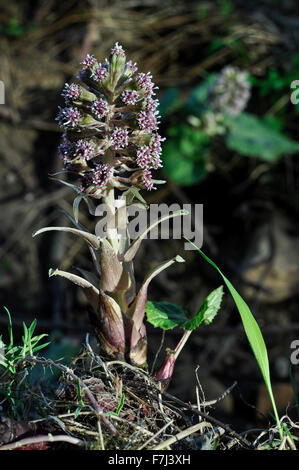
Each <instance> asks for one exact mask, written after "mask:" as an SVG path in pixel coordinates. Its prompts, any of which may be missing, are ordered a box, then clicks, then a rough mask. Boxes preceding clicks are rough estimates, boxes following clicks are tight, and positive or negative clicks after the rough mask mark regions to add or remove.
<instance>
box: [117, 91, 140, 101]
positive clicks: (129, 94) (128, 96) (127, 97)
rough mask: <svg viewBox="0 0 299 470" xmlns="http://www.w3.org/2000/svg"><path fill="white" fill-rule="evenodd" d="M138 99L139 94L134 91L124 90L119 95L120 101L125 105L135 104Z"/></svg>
mask: <svg viewBox="0 0 299 470" xmlns="http://www.w3.org/2000/svg"><path fill="white" fill-rule="evenodd" d="M138 98H139V94H138V92H137V91H135V90H125V91H123V92H122V94H121V99H122V101H123V102H124V103H125V104H135V103H136V101H137V100H138Z"/></svg>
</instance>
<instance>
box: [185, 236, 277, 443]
mask: <svg viewBox="0 0 299 470" xmlns="http://www.w3.org/2000/svg"><path fill="white" fill-rule="evenodd" d="M186 240H187V241H188V242H189V243H191V244H192V245H193V246H194V247H195V248H196V249H197V250H198V252H199V253H200V255H201V256H202V257H203V258H204V259H205V260H206V261H207V262H208V263H210V264H211V265H212V266H213V267H214V268H215V269H216V270H217V271H218V272H219V274H220V275H221V276H222V279H223V280H224V282H225V284H226V286H227V288H228V290H229V291H230V293H231V295H232V297H233V299H234V301H235V304H236V306H237V308H238V311H239V314H240V316H241V320H242V323H243V326H244V330H245V333H246V336H247V338H248V341H249V344H250V346H251V348H252V351H253V354H254V356H255V358H256V361H257V363H258V366H259V368H260V371H261V373H262V376H263V379H264V382H265V384H266V387H267V390H268V394H269V397H270V400H271V403H272V407H273V411H274V415H275V419H276V423H277V426H278V429H279V432H280V437H281V438H282V437H283V430H282V427H281V424H280V422H279V416H278V412H277V408H276V404H275V400H274V396H273V391H272V386H271V379H270V369H269V359H268V353H267V348H266V345H265V342H264V338H263V335H262V333H261V330H260V328H259V326H258V324H257V322H256V320H255V318H254V316H253V315H252V313H251V311H250V309H249V307H248V305H247V304H246V302H245V301H244V300H243V298H242V297H241V296H240V294H239V293H238V292H237V291H236V289H235V288H234V286H233V285H232V284H231V282H230V281H229V280H228V279H227V278H226V277H225V276H224V274H222V272H221V271H220V269H219V268H218V266H217V265H216V264H215V263H214V262H213V261H212V260H211V259H210V258H208V257H207V256H206V255H205V254H204V253H203V252H202V251H201V250H200V249H199V248H198V247H197V246H196V245H195V244H194V243H192V242H191V241H190V240H188V239H187V238H186Z"/></svg>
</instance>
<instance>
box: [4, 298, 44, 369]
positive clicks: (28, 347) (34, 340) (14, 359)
mask: <svg viewBox="0 0 299 470" xmlns="http://www.w3.org/2000/svg"><path fill="white" fill-rule="evenodd" d="M4 310H5V311H6V313H7V317H8V334H9V344H7V345H6V344H5V343H4V342H3V341H2V335H1V336H0V372H1V369H2V370H3V371H9V372H10V373H11V374H16V373H17V365H18V364H19V363H20V361H22V359H24V358H25V357H26V356H33V355H34V354H35V353H37V351H39V350H40V349H43V348H45V347H46V346H48V345H49V344H50V343H43V344H39V343H40V341H41V339H42V338H44V337H46V336H48V335H47V334H42V335H39V336H33V333H34V330H35V328H36V323H37V322H36V320H33V322H32V323H31V325H30V326H29V327H27V326H26V325H25V323H24V322H23V328H24V335H23V337H22V341H23V344H22V345H14V338H13V328H12V320H11V315H10V312H9V310H8V308H6V307H4Z"/></svg>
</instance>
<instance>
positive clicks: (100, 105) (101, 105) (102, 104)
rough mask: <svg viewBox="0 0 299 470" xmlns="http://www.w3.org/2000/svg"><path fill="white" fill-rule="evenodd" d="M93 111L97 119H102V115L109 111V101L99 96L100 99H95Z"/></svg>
mask: <svg viewBox="0 0 299 470" xmlns="http://www.w3.org/2000/svg"><path fill="white" fill-rule="evenodd" d="M91 111H92V113H93V114H94V115H95V116H96V118H97V119H102V117H104V116H106V114H107V113H108V111H109V107H108V103H107V101H105V100H103V99H102V98H99V100H98V101H94V102H93V104H92V106H91Z"/></svg>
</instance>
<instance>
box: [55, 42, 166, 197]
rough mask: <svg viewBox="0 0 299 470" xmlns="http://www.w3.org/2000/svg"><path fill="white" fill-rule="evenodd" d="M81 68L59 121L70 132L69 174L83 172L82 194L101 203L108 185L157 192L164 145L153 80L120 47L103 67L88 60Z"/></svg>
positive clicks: (64, 149) (62, 151) (65, 145)
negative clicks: (156, 178) (155, 172)
mask: <svg viewBox="0 0 299 470" xmlns="http://www.w3.org/2000/svg"><path fill="white" fill-rule="evenodd" d="M81 64H82V69H81V70H80V71H79V74H78V76H77V78H78V79H79V83H71V84H68V83H67V84H65V86H64V89H63V92H62V96H63V97H64V99H65V102H66V107H64V108H60V109H59V113H58V116H57V118H56V119H57V121H58V124H59V125H60V126H61V127H62V128H63V129H64V134H63V142H62V144H61V145H60V146H59V155H60V156H61V158H62V160H63V163H64V164H65V167H66V169H67V170H71V171H72V172H77V173H78V176H79V178H80V179H81V184H80V185H79V186H78V187H79V189H80V190H81V191H82V192H84V193H86V195H88V196H92V197H96V198H100V197H102V196H103V195H104V193H105V190H106V189H107V185H108V184H109V185H110V186H115V187H117V188H119V189H121V190H125V189H126V188H129V187H130V186H131V185H134V186H136V187H137V188H140V189H147V190H151V189H153V188H154V180H153V178H152V173H151V170H157V169H158V168H160V167H161V166H162V162H161V152H162V147H161V142H162V141H163V140H164V139H162V138H161V136H160V135H159V134H158V132H157V131H158V127H159V113H158V111H157V108H158V105H159V101H158V100H157V99H154V98H153V96H154V95H155V92H154V90H155V89H156V87H155V85H154V83H153V81H152V76H151V74H150V73H147V74H146V73H137V66H136V64H135V63H133V62H132V61H127V62H126V56H125V51H124V50H123V48H122V46H121V45H120V44H118V43H116V44H115V46H114V47H113V48H112V50H111V53H110V55H109V59H105V61H104V62H103V63H99V62H98V61H97V60H96V58H95V57H94V56H93V55H90V54H88V55H87V56H86V57H85V58H84V59H83V60H82V62H81ZM136 166H137V168H136ZM126 174H127V176H126ZM135 175H136V176H135Z"/></svg>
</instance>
